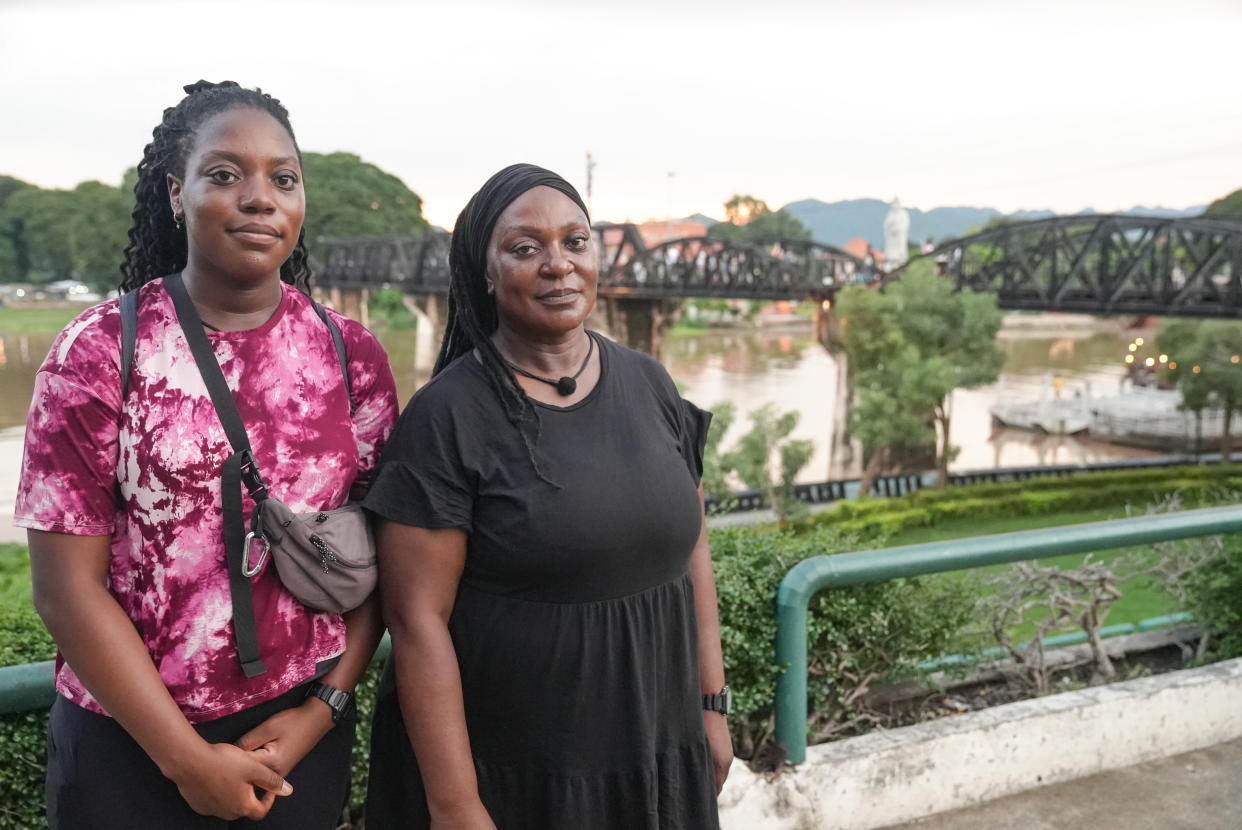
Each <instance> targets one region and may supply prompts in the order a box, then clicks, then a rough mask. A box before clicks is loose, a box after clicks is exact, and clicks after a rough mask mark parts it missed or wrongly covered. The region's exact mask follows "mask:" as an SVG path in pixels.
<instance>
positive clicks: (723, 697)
mask: <svg viewBox="0 0 1242 830" xmlns="http://www.w3.org/2000/svg"><path fill="white" fill-rule="evenodd" d="M703 711H705V712H719V713H720V714H722V715H727V714H729V713H730V712H732V711H733V692H731V691H729V684H728V683H726V684H725V685H724V688H723V689H721V690H720V691H719V692H717V693H716V694H714V695H703Z"/></svg>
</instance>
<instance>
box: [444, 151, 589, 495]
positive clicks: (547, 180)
mask: <svg viewBox="0 0 1242 830" xmlns="http://www.w3.org/2000/svg"><path fill="white" fill-rule="evenodd" d="M533 187H550V188H552V189H553V190H556V191H559V192H560V193H563V194H564V195H565V196H567V197H569V198H570V199H571V200H572V201H573V203H574V204H576V205H577V206H578V207H579V208H580V209H581V210H582V215H583V216H585V217H587V224H590V221H591V218H590V217H591V214H590V212H589V211H588V210H587V208H586V204H585V203H584V202H583V201H582V197H581V196H580V195H578V191H577V190H575V189H574V186H573V185H571V184H570V183H569V182H567V181H565V179H563V178H561V177H560V176H558V175H557V174H556V173H553V172H552V171H551V170H545V169H544V168H542V167H537V166H536V165H533V164H513V165H510V166H509V167H506V168H505V169H503V170H501V171H500V172H498V173H496V174H495V175H493V176H492V177H491V178H490V179H488V180H487V181H486V182H484V184H483V186H482V187H481V188H479V192H478V193H476V194H474V196H472V197H471V198H470V201H469V202H467V203H466V207H465V208H464V209H463V210H462V212H461V214H460V215H459V216H458V217H457V224H456V226H454V228H453V239H452V242H451V245H450V248H449V300H448V313H447V315H446V318H447V321H446V324H445V329H444V339H443V340H442V341H441V342H440V355H439V357H438V358H437V359H436V365H435V368H434V369H433V370H432V373H431V374H432V376H433V377H434V376H435V375H437V374H439V373H440V372H441V371H442V370H443V369H444V368H445V367H447V366H448V365H449V364H450V363H452V362H453V361H454V360H456V359H457V358H458V357H460V356H461V355H463V354H466V353H468V352H470V351H472V350H473V351H476V352H477V353H478V355H479V360H480V362H481V363H482V366H483V370H484V372H485V373H486V375H487V379H488V382H489V383H490V384H491V386H492V388H493V389H494V390H495V392H496V395H497V396H498V397H499V398H500V402H501V405H502V406H503V407H504V412H505V417H506V418H507V419H508V421H509V423H511V424H512V425H513V426H514V427H515V428H516V429H517V431H518V433H519V434H520V435H521V436H522V443H523V444H524V445H525V446H526V453H527V456H528V457H529V458H530V463H531V466H533V467H534V469H535V474H536V475H537V476H538V477H539V479H540V480H541V481H544V482H545V483H547V484H551V485H552V486H554V487H559V485H557V484H556V483H555V482H553V481H551V480H550V479H548V478H547V477H546V476H545V475H544V474H543V472H542V471H541V470H540V469H539V463H538V462H537V461H536V460H535V450H534V444H535V443H536V442H538V440H539V434H540V426H541V424H540V420H539V412H538V410H536V409H535V407H534V405H533V404H532V403H531V401H530V398H529V397H527V395H526V391H525V390H524V389H522V386H521V385H520V384H519V383H518V382H517V379H516V378H514V376H513V373H512V372H511V371H509V367H508V364H506V362H505V359H504V357H502V356H501V354H500V350H499V349H497V348H496V344H495V343H493V342H492V337H491V336H492V334H494V333H495V331H496V327H497V326H498V325H499V319H498V318H497V315H496V301H495V299H494V298H493V297H492V296H491V295H490V294H488V293H487V249H488V246H489V245H490V243H491V239H492V230H493V229H494V228H495V227H496V222H497V220H499V219H500V215H501V214H502V213H504V211H505V209H506V208H508V207H509V205H511V204H513V202H514V201H515V200H516V199H517V198H518V197H519V196H521V195H522V194H523V193H525V192H526V191H528V190H530V189H531V188H533Z"/></svg>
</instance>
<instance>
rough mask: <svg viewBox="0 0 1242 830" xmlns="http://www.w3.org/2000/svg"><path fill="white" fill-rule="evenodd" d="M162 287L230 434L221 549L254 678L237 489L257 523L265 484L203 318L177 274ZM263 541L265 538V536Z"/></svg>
mask: <svg viewBox="0 0 1242 830" xmlns="http://www.w3.org/2000/svg"><path fill="white" fill-rule="evenodd" d="M164 287H165V288H166V289H167V290H168V294H169V296H171V297H172V301H173V307H174V308H176V310H177V322H179V323H180V324H181V331H182V333H183V334H184V335H185V339H186V342H188V343H189V344H190V353H191V354H193V355H194V363H195V364H196V365H197V366H198V372H199V374H200V375H201V376H202V378H203V383H205V384H206V385H207V393H208V394H209V395H210V396H211V403H212V405H213V406H215V408H216V415H217V416H218V417H219V418H220V424H221V426H223V427H224V434H225V435H227V436H228V439H229V444H230V446H232V448H233V454H232V455H230V456H229V457H228V458H227V459H226V460H225V462H224V469H223V471H222V472H221V475H220V479H221V482H220V483H221V497H220V501H221V506H222V507H223V512H224V551H225V557H226V559H227V562H228V570H229V594H230V596H231V599H232V601H233V631H234V634H235V636H236V638H237V656H238V659H239V660H240V661H241V667H242V671H243V672H245V673H246V677H258V676H259V675H261V674H263V673H264V672H266V671H267V667H266V666H264V665H263V659H262V657H260V655H259V635H258V627H257V625H256V623H255V618H254V594H253V593H252V591H251V590H250V577H249V576H247V573H246V572H247V570H248V569H249V563H248V562H247V559H248V558H249V553H250V551H249V547H250V545H249V544H248V541H249V539H250V537H249V536H247V535H246V525H245V522H244V521H243V519H242V496H241V488H242V485H243V484H245V486H246V489H247V490H249V492H250V497H251V498H252V499H254V501H255V515H254V517H253V518H254V521H255V522H256V523H258V522H260V521H261V519H260V516H261V513H262V502H263V501H264V500H265V499H266V498H267V485H266V484H264V483H263V477H262V476H261V475H260V473H259V466H258V464H257V463H255V460H254V453H253V452H252V451H251V449H250V437H249V436H248V435H247V434H246V425H245V423H244V422H243V421H242V417H241V413H240V412H238V410H237V402H236V401H234V400H233V393H232V392H231V391H230V390H229V385H228V383H227V382H226V381H225V379H224V373H223V372H222V371H220V362H219V361H218V360H216V355H215V352H213V351H212V350H211V343H210V342H209V341H208V340H207V335H206V334H205V333H204V332H203V321H202V320H201V319H199V316H198V311H197V310H195V308H194V303H193V301H191V300H190V295H189V293H188V292H187V291H186V290H185V284H184V283H183V282H182V281H181V275H180V274H173V275H172V276H169V277H165V278H164ZM264 543H265V544H266V540H264Z"/></svg>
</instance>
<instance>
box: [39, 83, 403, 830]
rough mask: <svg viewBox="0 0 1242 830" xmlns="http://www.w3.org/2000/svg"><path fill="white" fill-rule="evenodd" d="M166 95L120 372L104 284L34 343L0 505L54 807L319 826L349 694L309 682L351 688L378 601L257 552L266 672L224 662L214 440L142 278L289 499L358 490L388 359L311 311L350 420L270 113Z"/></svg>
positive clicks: (266, 101) (290, 166) (385, 400)
mask: <svg viewBox="0 0 1242 830" xmlns="http://www.w3.org/2000/svg"><path fill="white" fill-rule="evenodd" d="M186 92H187V93H188V94H187V96H186V97H185V99H183V100H182V101H181V102H180V103H179V104H178V105H177V106H176V107H173V108H170V109H168V110H166V111H165V114H164V118H163V121H162V122H161V124H160V125H159V126H158V127H156V129H155V131H154V135H153V140H152V142H151V144H149V145H148V146H147V148H146V151H145V154H144V158H143V160H142V163H141V164H140V165H139V167H138V184H137V185H136V187H135V196H136V198H137V204H136V207H135V210H134V226H133V228H132V230H131V231H130V245H129V247H128V248H127V249H126V256H125V264H124V265H123V267H122V271H123V273H124V275H125V279H124V281H123V283H122V290H123V291H138V292H139V295H138V296H139V303H138V307H139V316H138V328H137V342H136V351H135V356H134V361H133V366H132V371H131V373H130V376H129V378H128V380H127V390H128V391H127V393H126V394H125V396H124V398H122V377H121V345H120V339H121V336H120V332H121V320H120V313H119V310H118V304H117V302H116V301H113V302H107V303H103V304H102V305H99V306H96V307H94V308H92V309H89V310H88V311H86V312H84V313H83V314H82V315H81V316H79V317H78V318H77V319H76V320H75V321H74V322H72V323H71V324H70V325H69V326H68V327H67V328H66V329H65V331H64V332H63V333H62V334H61V335H60V337H59V338H58V339H57V340H56V342H55V344H54V345H53V346H52V350H51V353H50V354H49V355H48V357H47V360H46V361H45V362H44V364H43V367H42V368H41V369H40V371H39V374H38V377H37V380H36V384H35V393H34V400H33V403H32V405H31V410H30V418H29V422H28V425H27V433H26V457H25V463H24V465H23V473H22V480H21V485H20V489H19V493H18V500H17V511H16V513H17V524H19V525H21V526H23V527H26V528H28V529H29V537H30V558H31V573H32V577H33V581H34V590H35V603H36V606H37V608H38V610H39V613H40V614H41V615H42V616H43V619H44V620H45V622H46V623H47V626H48V628H49V630H50V631H51V632H52V635H53V637H54V638H55V639H56V643H57V645H58V647H59V650H60V654H59V655H58V659H57V666H56V690H57V692H58V693H59V695H58V697H57V700H56V702H55V704H54V705H53V709H52V717H51V723H50V727H49V739H48V748H49V753H48V781H47V795H48V819H49V823H50V824H51V826H52V828H78V827H91V828H100V830H109V829H110V828H118V829H119V828H174V827H175V828H199V827H202V828H222V827H230V826H234V824H235V822H236V820H238V819H242V820H246V821H245V823H246V826H255V825H254V824H252V823H250V821H251V820H261V822H262V823H261V826H263V827H268V828H299V830H303V829H304V828H324V830H327V828H331V827H335V826H336V819H337V816H338V815H339V814H340V811H341V808H342V806H343V802H344V799H345V797H346V793H347V791H348V779H349V754H350V749H351V747H352V744H353V725H354V724H353V719H352V713H351V712H349V709H348V706H345V707H341V706H339V705H338V707H337V708H333V707H330V706H329V705H328V704H327V703H325V702H324V701H323V700H321V699H320V698H319V697H315V696H308V690H309V688H310V684H311V683H312V682H315V683H319V684H324V685H326V686H327V687H329V688H330V689H331V688H335V689H340V690H342V691H344V692H352V690H353V687H354V684H355V683H356V682H357V680H358V677H359V676H360V674H361V672H362V671H363V669H364V668H365V666H366V664H367V662H368V660H369V659H370V657H371V655H372V653H373V651H374V649H375V645H376V643H377V641H378V638H379V635H380V631H381V626H380V622H379V620H378V615H377V613H376V609H375V604H374V601H368V602H367V603H366V604H364V605H363V606H362V607H360V608H358V609H356V610H355V611H351V612H349V613H347V614H345V615H344V616H343V617H342V616H339V615H333V614H326V613H320V612H316V611H313V610H311V609H309V608H307V607H305V606H303V605H302V604H301V603H299V602H298V601H297V600H296V599H295V598H294V597H293V596H292V595H291V594H289V592H288V591H286V590H285V589H284V587H283V586H282V585H281V583H280V579H279V577H278V576H277V574H276V572H275V569H274V568H273V567H272V566H271V564H270V563H269V564H268V565H267V566H266V568H265V570H264V571H263V572H262V573H261V574H260V575H259V576H258V577H256V578H255V579H254V580H252V583H251V585H252V592H253V597H254V608H255V620H256V623H257V629H258V642H259V648H260V653H261V657H262V659H263V662H264V664H265V666H266V672H265V673H263V674H260V675H258V676H256V677H253V678H248V677H247V676H246V674H245V673H244V672H243V671H242V668H241V666H240V664H239V660H238V656H237V647H236V642H235V639H234V630H233V608H232V602H231V599H230V589H229V580H228V572H227V566H226V563H225V551H224V535H223V519H222V516H221V480H220V472H221V466H222V464H223V462H224V459H225V458H226V457H227V456H228V455H229V454H230V453H231V449H230V446H229V442H228V440H227V438H226V437H225V434H224V431H223V428H222V427H221V425H220V421H219V418H218V417H217V415H216V411H215V408H214V407H213V405H212V402H211V399H210V397H209V396H208V394H207V390H206V388H205V386H204V384H203V381H202V379H201V378H200V376H199V373H198V369H197V368H196V365H195V363H194V359H193V357H192V355H191V353H190V350H189V347H188V345H187V343H186V340H185V337H184V334H183V333H182V330H181V328H180V326H179V324H178V322H177V315H176V313H175V311H174V309H173V305H172V301H171V299H170V297H169V295H168V293H167V291H166V289H165V286H164V281H163V279H162V278H163V277H164V276H166V275H168V274H172V273H175V272H177V271H180V272H181V273H182V275H183V280H184V284H185V286H186V289H187V290H188V292H189V295H190V298H191V299H192V301H193V303H194V306H195V308H196V310H197V311H198V314H199V317H200V318H201V319H202V323H203V326H204V328H205V329H207V335H208V338H209V340H210V341H211V345H212V349H213V351H214V352H215V355H216V358H217V359H218V361H219V363H220V367H221V369H222V370H223V373H224V376H225V378H226V379H227V381H228V384H229V387H230V389H231V390H232V393H233V397H234V399H235V400H236V402H237V407H238V409H239V410H240V413H241V415H242V418H243V420H244V422H245V424H246V429H247V432H248V434H249V438H250V443H251V445H252V447H253V449H254V452H255V455H256V457H257V461H258V465H259V468H260V469H261V470H262V473H263V476H264V478H265V479H266V480H267V483H268V485H269V486H270V488H271V492H272V493H273V494H274V495H276V496H278V497H279V498H281V499H282V500H283V501H284V502H285V503H287V504H288V505H289V506H290V507H291V508H292V509H293V510H294V511H295V512H306V511H311V510H316V509H328V508H333V507H337V506H339V505H341V504H343V503H344V502H345V501H346V500H347V499H348V498H349V497H350V493H351V490H353V491H354V495H355V497H357V496H358V494H359V492H360V491H361V490H362V489H364V488H365V485H366V483H367V481H368V479H369V476H370V473H371V471H372V469H373V468H374V466H375V462H376V458H377V454H378V451H379V449H380V447H381V445H382V444H383V442H384V441H385V439H386V438H387V436H388V433H389V431H390V430H391V428H392V424H393V421H394V419H395V416H396V399H395V398H396V396H395V389H394V384H393V378H392V372H391V370H390V369H389V367H388V361H387V358H386V356H385V354H384V351H383V349H382V348H381V346H380V345H379V343H378V342H377V341H376V340H375V338H374V337H373V336H372V335H371V334H370V333H369V332H367V331H366V330H365V329H364V328H363V327H362V326H360V325H358V324H357V323H354V322H352V321H350V320H347V319H345V318H343V317H340V316H338V315H335V314H334V313H333V312H329V313H330V314H334V317H333V319H334V320H335V322H336V323H337V326H338V327H339V328H340V330H341V332H342V335H343V338H344V341H345V346H346V356H347V361H346V362H347V367H348V373H349V376H350V381H351V384H352V395H353V400H354V404H355V406H356V409H355V410H354V412H353V413H352V415H351V411H350V410H351V407H350V399H349V394H348V393H347V391H346V388H345V384H344V379H343V378H342V374H341V371H342V370H341V364H340V362H339V360H338V356H337V352H336V350H335V347H334V344H333V342H332V339H331V335H330V333H329V330H328V328H327V327H326V325H325V324H324V322H323V321H322V320H320V319H319V318H318V317H317V316H316V314H315V312H314V310H313V308H312V306H311V304H310V301H309V299H308V297H307V296H306V294H305V293H303V291H305V290H306V287H307V279H308V277H309V272H308V269H307V267H306V252H305V249H304V248H303V246H302V245H301V226H302V219H303V215H304V211H305V198H306V197H305V193H304V190H303V187H302V181H301V165H300V153H299V151H298V148H297V144H296V143H295V140H294V137H293V131H292V129H291V127H290V126H289V122H288V115H287V113H286V112H285V110H284V108H283V107H282V106H281V105H280V103H279V102H278V101H276V100H275V99H274V98H272V97H270V96H268V95H266V94H263V93H261V92H260V91H258V90H248V89H243V88H241V87H239V86H237V85H236V84H232V83H229V82H226V83H224V84H208V83H205V82H199V83H198V84H195V85H193V86H190V87H187V88H186ZM299 288H301V289H302V290H299ZM251 506H252V504H251V502H250V500H249V499H248V498H247V499H246V502H245V511H246V513H249V510H250V508H251ZM333 699H334V700H335V701H337V702H338V703H339V700H340V698H339V697H337V698H333ZM338 721H339V722H338Z"/></svg>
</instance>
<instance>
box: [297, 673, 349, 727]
mask: <svg viewBox="0 0 1242 830" xmlns="http://www.w3.org/2000/svg"><path fill="white" fill-rule="evenodd" d="M306 696H307V697H308V698H311V697H317V698H319V699H320V700H322V701H323V702H324V703H326V704H328V708H329V709H331V710H332V722H333V723H339V722H340V720H341V718H343V717H345V716H346V715H348V714H349V713H350V712H351V711H353V708H354V696H353V694H352V693H350V692H347V691H345V690H344V689H338V688H336V687H335V686H329V685H328V684H327V683H323V682H320V681H318V680H316V681H314V682H312V683H311V684H310V688H308V689H307V690H306Z"/></svg>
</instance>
